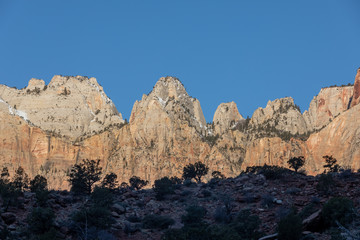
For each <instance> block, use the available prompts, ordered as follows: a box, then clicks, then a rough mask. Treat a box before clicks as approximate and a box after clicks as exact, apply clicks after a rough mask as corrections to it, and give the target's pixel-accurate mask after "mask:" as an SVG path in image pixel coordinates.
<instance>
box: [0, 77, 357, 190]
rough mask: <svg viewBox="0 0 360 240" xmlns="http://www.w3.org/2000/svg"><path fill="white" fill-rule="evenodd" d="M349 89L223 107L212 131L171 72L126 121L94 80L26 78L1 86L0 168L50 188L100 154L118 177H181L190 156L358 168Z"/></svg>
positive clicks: (230, 171)
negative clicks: (302, 105) (249, 109)
mask: <svg viewBox="0 0 360 240" xmlns="http://www.w3.org/2000/svg"><path fill="white" fill-rule="evenodd" d="M351 95H352V88H351V87H338V88H326V89H322V90H321V91H320V93H319V95H318V96H317V97H315V98H314V100H313V101H312V103H311V104H312V105H311V106H310V108H309V111H307V112H306V113H304V114H303V115H302V114H301V113H300V111H299V109H298V108H297V106H296V105H295V104H294V102H293V99H292V98H283V99H277V100H275V101H272V102H270V101H269V103H268V104H267V106H266V108H264V109H262V108H259V109H257V110H256V111H255V112H254V114H253V116H252V118H251V119H247V120H245V119H243V118H242V117H241V115H240V114H239V112H238V110H237V107H236V104H235V103H226V104H221V105H220V106H219V107H218V109H217V111H216V113H215V115H214V129H209V128H208V127H209V126H207V125H206V121H205V118H204V116H203V113H202V110H201V107H200V102H199V101H198V100H197V99H195V98H192V97H190V96H189V95H188V94H187V92H186V90H185V88H184V86H183V85H182V83H181V82H180V81H179V80H178V79H176V78H173V77H166V78H160V79H159V81H158V82H157V83H156V84H155V86H154V88H153V90H152V91H151V92H150V93H149V94H148V95H143V97H142V100H140V101H136V102H135V104H134V107H133V110H132V113H131V117H130V122H129V124H122V123H123V121H122V119H121V115H119V114H118V112H117V110H116V108H115V106H114V105H113V103H112V102H111V100H110V99H108V98H107V97H106V95H105V93H104V92H103V90H102V88H101V87H100V86H99V85H98V84H97V82H96V80H95V79H93V78H90V79H89V78H84V77H61V76H55V77H54V78H53V79H52V80H51V82H50V84H49V85H48V86H46V85H45V83H44V82H43V81H42V80H36V79H32V80H30V82H29V85H28V87H27V88H26V89H23V90H16V89H12V88H8V87H6V86H0V123H1V125H0V149H1V150H0V164H2V166H7V167H9V169H10V171H11V172H13V171H14V170H15V169H16V168H17V167H18V166H20V165H21V166H23V167H24V168H25V171H26V172H28V173H29V175H30V177H34V176H35V175H36V174H41V175H44V176H46V177H47V178H48V180H49V183H50V187H52V188H67V181H66V179H67V172H68V171H69V168H70V167H71V166H72V165H73V164H75V163H77V162H79V161H81V160H82V159H85V158H88V159H100V160H101V164H102V166H103V168H104V174H106V173H109V172H114V173H116V174H117V175H118V177H119V181H120V182H122V181H128V179H129V178H130V177H131V176H133V175H137V176H139V177H141V178H143V179H146V180H149V181H150V182H153V181H154V180H156V179H158V178H160V177H163V176H181V173H182V170H183V167H184V166H185V165H187V164H188V163H193V162H196V161H202V162H204V163H205V164H207V165H208V166H209V167H210V169H211V170H219V171H221V172H222V173H224V174H225V175H226V176H236V175H238V174H239V173H240V171H241V169H243V170H244V169H246V167H247V166H252V165H263V164H265V163H266V164H276V165H281V166H287V163H286V161H287V160H288V159H289V158H291V157H293V156H299V155H304V156H305V157H306V159H307V161H306V166H305V169H306V170H307V171H308V172H309V173H311V174H316V173H320V172H321V171H322V165H323V159H322V156H324V155H331V154H332V155H333V156H334V157H336V158H337V159H338V161H339V163H340V164H341V165H348V166H351V167H353V168H354V169H357V168H360V166H359V165H360V164H359V162H360V153H359V151H360V139H359V136H360V135H359V134H360V124H359V121H358V119H359V118H360V116H359V114H360V106H359V105H353V107H351V108H350V109H347V107H346V106H347V105H348V104H349V102H347V101H348V99H349V98H350V97H349V96H351ZM321 99H323V100H321ZM354 99H355V100H356V98H354ZM349 101H350V100H349ZM353 103H354V102H352V104H353ZM329 112H330V113H331V115H332V116H331V117H328V113H329ZM69 123H71V124H70V125H69ZM323 123H324V125H325V127H322V124H323ZM315 130H316V131H315ZM212 131H214V133H215V134H212ZM310 133H311V134H310ZM217 134H218V135H217ZM309 134H310V136H309ZM210 173H211V171H210ZM209 178H210V175H209V176H207V177H206V179H209Z"/></svg>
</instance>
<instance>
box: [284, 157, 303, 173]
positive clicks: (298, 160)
mask: <svg viewBox="0 0 360 240" xmlns="http://www.w3.org/2000/svg"><path fill="white" fill-rule="evenodd" d="M287 163H288V164H289V166H290V167H291V168H293V169H294V170H295V172H297V171H298V169H299V168H301V167H302V166H304V164H305V158H304V157H303V156H300V157H293V158H290V159H289V161H287Z"/></svg>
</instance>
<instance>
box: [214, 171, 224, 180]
mask: <svg viewBox="0 0 360 240" xmlns="http://www.w3.org/2000/svg"><path fill="white" fill-rule="evenodd" d="M211 176H212V177H213V178H214V179H224V178H225V176H224V174H222V173H221V172H220V171H213V172H212V173H211Z"/></svg>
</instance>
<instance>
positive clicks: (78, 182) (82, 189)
mask: <svg viewBox="0 0 360 240" xmlns="http://www.w3.org/2000/svg"><path fill="white" fill-rule="evenodd" d="M99 164H100V160H97V161H94V160H88V159H86V160H83V162H82V163H80V164H75V165H74V166H73V167H72V168H71V172H70V174H69V182H70V184H71V191H73V192H74V193H76V194H88V195H90V194H91V191H92V188H93V185H94V184H95V183H96V182H98V181H99V180H100V175H101V170H102V168H101V167H100V166H99Z"/></svg>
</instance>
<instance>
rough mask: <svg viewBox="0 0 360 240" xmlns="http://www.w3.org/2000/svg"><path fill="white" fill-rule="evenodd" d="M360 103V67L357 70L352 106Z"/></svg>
mask: <svg viewBox="0 0 360 240" xmlns="http://www.w3.org/2000/svg"><path fill="white" fill-rule="evenodd" d="M359 103H360V68H358V70H357V74H356V76H355V83H354V95H353V96H352V99H351V107H353V106H355V105H357V104H359Z"/></svg>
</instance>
